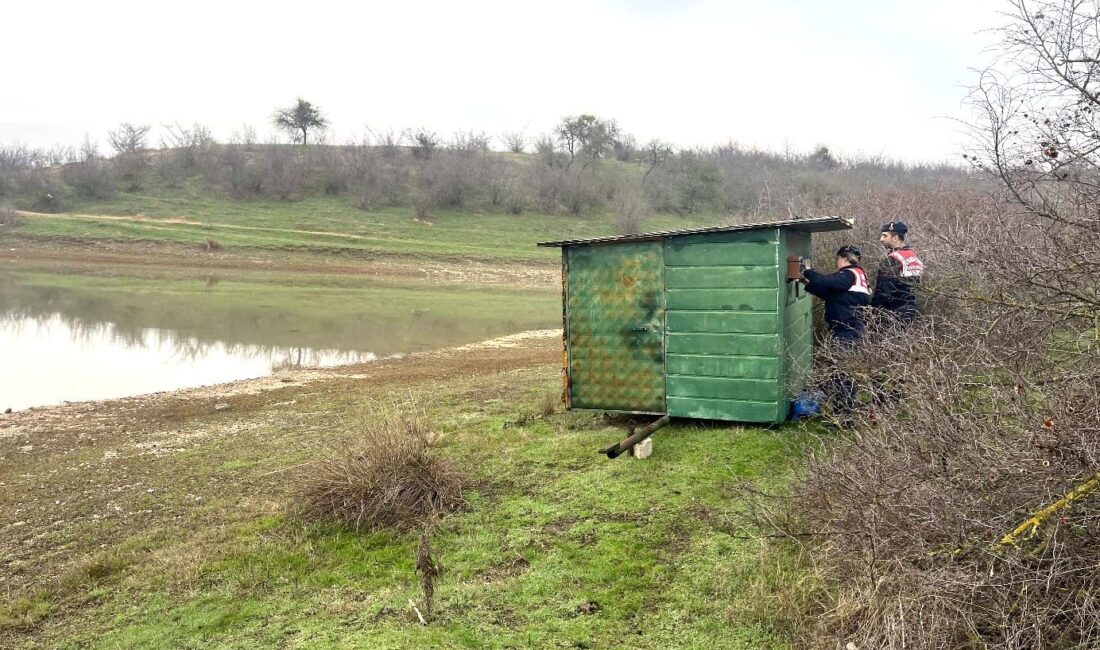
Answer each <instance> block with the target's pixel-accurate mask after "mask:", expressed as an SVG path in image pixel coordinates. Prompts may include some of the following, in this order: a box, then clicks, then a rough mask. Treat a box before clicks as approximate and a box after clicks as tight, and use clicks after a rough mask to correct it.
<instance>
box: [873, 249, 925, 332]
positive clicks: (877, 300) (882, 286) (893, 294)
mask: <svg viewBox="0 0 1100 650" xmlns="http://www.w3.org/2000/svg"><path fill="white" fill-rule="evenodd" d="M897 250H899V251H910V252H911V251H912V249H911V248H909V247H908V246H902V247H901V248H899V249H897ZM921 271H923V265H921V267H920V268H918V269H917V270H916V275H912V273H913V271H911V270H910V271H905V270H904V269H903V266H902V263H901V261H899V260H898V259H896V258H895V257H891V256H890V255H889V254H887V256H886V257H885V258H883V260H882V263H881V264H879V267H878V273H877V274H876V277H875V295H874V296H873V297H872V298H871V306H872V307H875V308H878V309H885V310H887V311H890V312H892V313H894V314H895V315H896V316H898V317H899V318H901V320H902V321H903V322H907V323H908V322H911V321H912V320H913V319H914V318H916V317H917V296H916V288H917V287H918V286H920V272H921ZM906 273H908V275H906Z"/></svg>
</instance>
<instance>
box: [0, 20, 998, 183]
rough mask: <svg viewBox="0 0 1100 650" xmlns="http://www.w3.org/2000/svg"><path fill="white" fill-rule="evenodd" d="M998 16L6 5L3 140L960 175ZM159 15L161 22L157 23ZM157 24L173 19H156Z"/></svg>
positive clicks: (1, 44)
mask: <svg viewBox="0 0 1100 650" xmlns="http://www.w3.org/2000/svg"><path fill="white" fill-rule="evenodd" d="M1005 6H1006V5H1005V2H1004V1H1003V0H1000V1H998V0H920V1H914V0H877V1H876V0H867V1H864V0H845V1H834V2H829V1H827V0H817V1H815V0H772V1H770V2H764V1H754V2H750V1H699V2H696V1H693V0H681V1H677V2H671V1H664V0H604V1H602V2H595V1H590V2H580V1H574V0H555V1H554V2H522V1H520V0H511V1H507V2H505V1H501V2H496V1H479V0H467V1H465V2H462V1H453V0H452V1H449V2H444V1H439V2H436V1H416V0H400V1H398V0H391V1H389V2H360V3H358V4H351V3H337V2H328V1H327V0H313V1H312V2H301V1H299V2H294V3H284V2H263V3H258V2H257V3H246V2H233V1H230V0H222V1H220V2H205V1H195V0H192V1H189V2H185V3H171V4H166V3H155V2H147V1H146V2H117V1H111V0H103V1H99V2H73V3H69V2H49V1H48V0H40V1H39V2H20V1H18V0H15V1H13V2H9V3H5V7H4V10H3V16H4V19H3V23H2V26H0V53H2V56H3V58H2V59H0V60H3V61H5V66H4V73H3V77H2V81H0V83H2V84H3V86H2V87H3V90H2V91H0V142H4V143H10V142H13V141H21V142H24V143H27V144H31V145H34V146H47V145H50V144H53V143H66V144H69V143H72V144H76V143H78V142H79V141H80V140H81V139H82V138H83V136H84V134H85V133H87V134H89V135H90V136H91V137H92V138H93V139H95V140H99V141H100V142H105V135H106V131H107V130H108V129H110V128H113V127H114V126H115V125H117V124H118V123H119V122H121V121H128V122H134V123H139V124H152V125H154V126H157V127H158V128H159V126H160V125H162V124H170V123H173V122H181V123H184V124H190V123H192V122H200V123H202V124H205V125H207V126H209V127H210V128H211V129H212V130H213V132H214V135H215V137H217V138H219V139H228V138H229V137H230V135H231V134H232V133H233V131H234V130H238V129H240V127H241V125H242V124H243V123H248V124H251V125H253V126H254V127H256V129H257V131H258V132H259V134H260V136H261V137H262V138H266V136H267V134H268V133H269V132H270V131H271V127H270V118H271V113H272V111H273V110H274V108H275V107H277V106H281V105H287V104H290V103H292V102H293V101H294V98H295V97H297V96H301V97H303V98H305V99H307V100H309V101H311V102H313V103H314V104H316V105H318V106H320V107H321V109H322V110H323V111H324V112H325V114H326V115H328V117H329V118H330V119H331V121H332V125H333V133H332V138H333V139H335V140H337V141H343V140H345V139H348V138H353V137H358V136H360V135H361V134H362V133H363V132H364V129H365V127H370V128H371V129H374V130H376V131H384V130H387V129H394V130H400V129H401V128H403V127H416V126H421V125H423V126H427V127H429V128H431V129H433V130H435V131H437V132H438V133H439V134H440V135H443V136H444V137H447V136H449V135H450V134H452V133H453V132H454V131H455V130H458V129H462V130H474V131H485V132H488V133H490V134H496V133H500V132H502V131H511V130H517V129H521V128H525V127H526V129H527V133H528V134H529V135H530V136H532V137H534V136H536V135H538V134H540V133H543V132H547V131H549V130H550V129H551V128H552V126H553V125H554V123H555V122H557V120H558V119H559V118H560V117H561V116H562V115H567V114H575V113H581V112H586V113H594V114H596V115H599V116H601V117H608V118H615V119H617V120H618V121H619V123H620V125H621V126H622V128H623V129H624V130H625V131H627V132H630V133H633V134H634V135H635V136H636V137H637V138H638V140H639V141H640V142H644V141H646V140H648V139H650V138H661V139H663V140H666V141H670V142H672V143H675V144H677V145H679V146H693V145H705V144H714V143H720V142H725V141H728V140H734V141H737V142H740V143H742V144H744V145H749V146H757V147H763V148H769V149H775V150H781V149H783V148H784V147H786V146H790V147H792V148H794V149H795V150H806V149H809V148H811V147H813V146H814V145H816V144H819V143H821V144H825V145H827V146H829V147H830V148H832V149H834V150H836V151H838V152H841V153H842V154H849V155H850V154H856V153H863V154H867V155H880V154H881V155H885V156H887V157H890V158H897V159H906V160H913V161H916V160H923V161H942V160H957V158H958V153H959V144H960V143H961V142H962V136H960V135H959V133H958V126H957V125H956V124H954V123H953V122H952V121H951V120H950V119H948V118H951V117H964V116H965V113H964V110H963V107H962V104H961V102H962V99H963V97H964V96H965V88H964V87H965V86H966V85H967V84H969V83H971V82H972V81H973V79H974V76H975V75H974V73H973V72H972V71H971V70H970V69H971V68H973V67H977V66H980V65H981V64H982V63H983V62H985V61H987V60H988V58H989V57H988V55H987V54H983V49H985V48H986V47H987V46H989V45H990V44H991V43H992V42H993V40H994V36H993V35H991V34H989V33H987V32H983V30H986V29H988V28H991V27H994V26H996V25H998V24H1001V23H1002V22H1004V19H1003V17H1002V16H1000V15H999V12H1000V11H1001V10H1003V9H1005ZM162 7H164V8H162ZM168 7H170V8H168Z"/></svg>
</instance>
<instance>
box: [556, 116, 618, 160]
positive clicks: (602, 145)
mask: <svg viewBox="0 0 1100 650" xmlns="http://www.w3.org/2000/svg"><path fill="white" fill-rule="evenodd" d="M555 133H556V134H557V136H558V142H559V143H561V146H562V148H563V149H564V150H565V151H566V153H568V154H569V162H573V160H574V159H575V158H576V155H577V154H578V153H582V152H583V153H586V154H588V155H589V156H591V157H592V158H593V159H595V158H603V157H604V156H606V155H607V154H609V153H611V152H612V151H613V150H614V148H615V143H616V142H617V141H618V138H619V125H618V124H617V123H616V122H615V120H601V119H600V118H598V117H596V116H595V115H589V114H584V115H577V116H576V117H573V116H569V117H564V118H562V121H561V123H560V124H558V126H557V128H556V129H555Z"/></svg>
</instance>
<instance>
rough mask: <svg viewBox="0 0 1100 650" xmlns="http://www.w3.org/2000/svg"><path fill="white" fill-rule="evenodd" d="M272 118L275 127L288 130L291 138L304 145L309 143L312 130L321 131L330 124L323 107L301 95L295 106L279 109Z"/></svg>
mask: <svg viewBox="0 0 1100 650" xmlns="http://www.w3.org/2000/svg"><path fill="white" fill-rule="evenodd" d="M271 120H272V122H273V123H274V124H275V128H277V129H280V130H283V131H286V132H287V133H288V134H290V139H291V140H293V141H294V142H300V143H301V144H302V145H307V144H309V134H310V132H314V133H316V132H321V131H324V130H325V129H326V128H328V126H329V121H328V118H327V117H325V116H324V115H323V114H322V113H321V109H320V108H318V107H316V106H314V105H313V104H311V103H309V102H307V101H306V100H304V99H302V98H301V97H299V98H298V99H297V101H296V102H295V103H294V105H293V106H288V107H286V108H280V109H277V110H276V111H275V114H274V115H273V116H272V118H271Z"/></svg>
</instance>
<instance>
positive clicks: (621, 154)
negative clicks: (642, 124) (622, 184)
mask: <svg viewBox="0 0 1100 650" xmlns="http://www.w3.org/2000/svg"><path fill="white" fill-rule="evenodd" d="M612 149H613V153H614V154H615V160H618V161H620V162H630V161H632V160H634V157H635V156H636V155H637V154H638V140H637V139H635V137H634V136H633V135H631V134H629V133H626V134H623V135H622V136H621V137H619V138H618V139H616V140H615V142H614V144H613V147H612Z"/></svg>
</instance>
